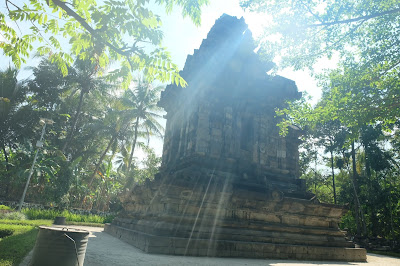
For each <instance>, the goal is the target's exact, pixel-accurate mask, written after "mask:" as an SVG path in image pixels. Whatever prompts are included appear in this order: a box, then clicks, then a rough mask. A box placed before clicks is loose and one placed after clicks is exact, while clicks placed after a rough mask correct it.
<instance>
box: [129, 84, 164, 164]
mask: <svg viewBox="0 0 400 266" xmlns="http://www.w3.org/2000/svg"><path fill="white" fill-rule="evenodd" d="M162 89H163V87H162V86H157V87H154V86H153V85H152V84H151V83H149V82H147V81H145V80H144V79H142V78H139V79H138V80H137V81H136V83H135V84H134V86H133V88H130V89H128V90H127V91H126V92H125V93H124V95H123V97H122V103H123V104H124V105H125V106H126V107H127V109H126V110H125V113H126V115H128V116H129V117H131V118H132V120H131V122H130V123H131V125H132V128H133V135H132V139H131V149H130V155H129V160H128V166H127V171H129V170H130V168H131V166H132V160H133V153H134V151H135V147H136V145H137V141H138V137H139V136H144V137H146V138H147V140H148V141H149V137H150V136H158V137H160V138H162V136H163V131H164V128H163V127H162V125H161V124H160V123H159V121H158V120H159V119H161V118H162V116H161V115H160V112H161V111H162V109H161V108H160V107H158V106H157V102H158V100H159V98H160V92H161V90H162Z"/></svg>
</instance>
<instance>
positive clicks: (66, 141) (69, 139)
mask: <svg viewBox="0 0 400 266" xmlns="http://www.w3.org/2000/svg"><path fill="white" fill-rule="evenodd" d="M85 93H86V90H83V89H82V90H81V94H80V97H79V104H78V108H77V109H76V113H75V116H74V121H73V122H72V127H71V129H70V131H69V133H68V135H67V137H66V139H65V143H64V146H63V147H62V150H61V151H62V153H65V149H66V148H67V146H68V144H69V143H70V142H71V140H72V137H73V135H74V132H75V129H76V125H77V124H78V118H79V115H80V113H81V109H82V105H83V97H84V96H85Z"/></svg>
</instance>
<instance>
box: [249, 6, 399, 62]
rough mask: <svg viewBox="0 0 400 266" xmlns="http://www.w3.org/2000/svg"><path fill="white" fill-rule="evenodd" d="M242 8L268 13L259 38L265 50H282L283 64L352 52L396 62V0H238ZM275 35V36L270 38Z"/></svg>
mask: <svg viewBox="0 0 400 266" xmlns="http://www.w3.org/2000/svg"><path fill="white" fill-rule="evenodd" d="M241 6H242V7H243V8H244V9H248V10H251V11H256V12H263V13H266V14H268V15H272V22H271V23H268V25H267V27H266V29H265V33H264V36H262V37H261V39H262V40H263V48H264V53H266V54H271V53H274V52H278V51H279V52H282V50H283V51H284V58H283V60H282V61H283V62H284V64H289V65H293V66H294V67H295V68H297V69H299V68H303V67H309V68H311V67H312V65H313V63H314V62H315V61H316V60H317V59H319V58H322V57H324V56H328V57H330V56H332V54H333V53H334V52H338V53H340V56H341V57H344V58H346V57H347V56H348V55H350V54H354V53H356V54H358V55H360V57H362V58H364V59H366V60H365V63H366V64H372V65H378V64H381V65H387V68H388V69H392V68H395V67H397V66H398V61H399V53H398V42H399V37H398V36H399V31H400V28H399V26H398V25H399V19H400V16H399V15H400V6H399V3H398V1H396V0H365V1H354V0H333V1H328V2H327V1H324V0H317V1H315V0H294V1H284V0H277V1H267V0H242V1H241ZM274 34H275V35H276V36H277V37H278V38H271V36H272V35H274ZM273 47H276V48H275V49H274V48H273ZM269 49H272V50H269Z"/></svg>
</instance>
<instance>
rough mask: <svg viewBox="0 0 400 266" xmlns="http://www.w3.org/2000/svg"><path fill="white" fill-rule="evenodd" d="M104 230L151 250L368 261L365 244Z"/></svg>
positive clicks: (183, 253)
mask: <svg viewBox="0 0 400 266" xmlns="http://www.w3.org/2000/svg"><path fill="white" fill-rule="evenodd" d="M104 231H105V232H106V233H108V234H110V235H113V236H114V237H117V238H119V239H121V240H122V241H124V242H127V243H129V244H131V245H133V246H135V247H137V248H139V249H141V250H143V251H144V252H147V253H158V254H168V255H183V256H210V257H243V258H268V259H298V260H335V261H351V262H365V261H366V250H365V249H363V248H339V247H318V246H303V245H290V244H273V243H264V242H245V241H227V240H208V239H192V240H190V241H189V239H188V238H177V237H161V236H155V235H151V234H145V233H142V232H139V231H135V230H131V229H126V228H123V227H119V226H115V225H110V224H106V225H105V228H104Z"/></svg>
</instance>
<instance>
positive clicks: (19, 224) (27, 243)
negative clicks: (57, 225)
mask: <svg viewBox="0 0 400 266" xmlns="http://www.w3.org/2000/svg"><path fill="white" fill-rule="evenodd" d="M51 224H52V221H51V220H24V221H17V220H4V219H0V232H6V233H7V232H10V233H11V231H12V235H9V236H5V237H3V238H0V266H8V265H18V264H19V263H20V262H21V261H22V260H23V259H24V257H25V256H26V255H27V254H28V253H29V251H31V250H32V248H33V246H34V245H35V241H36V235H37V233H38V230H39V229H38V226H39V225H51ZM0 235H1V234H0Z"/></svg>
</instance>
